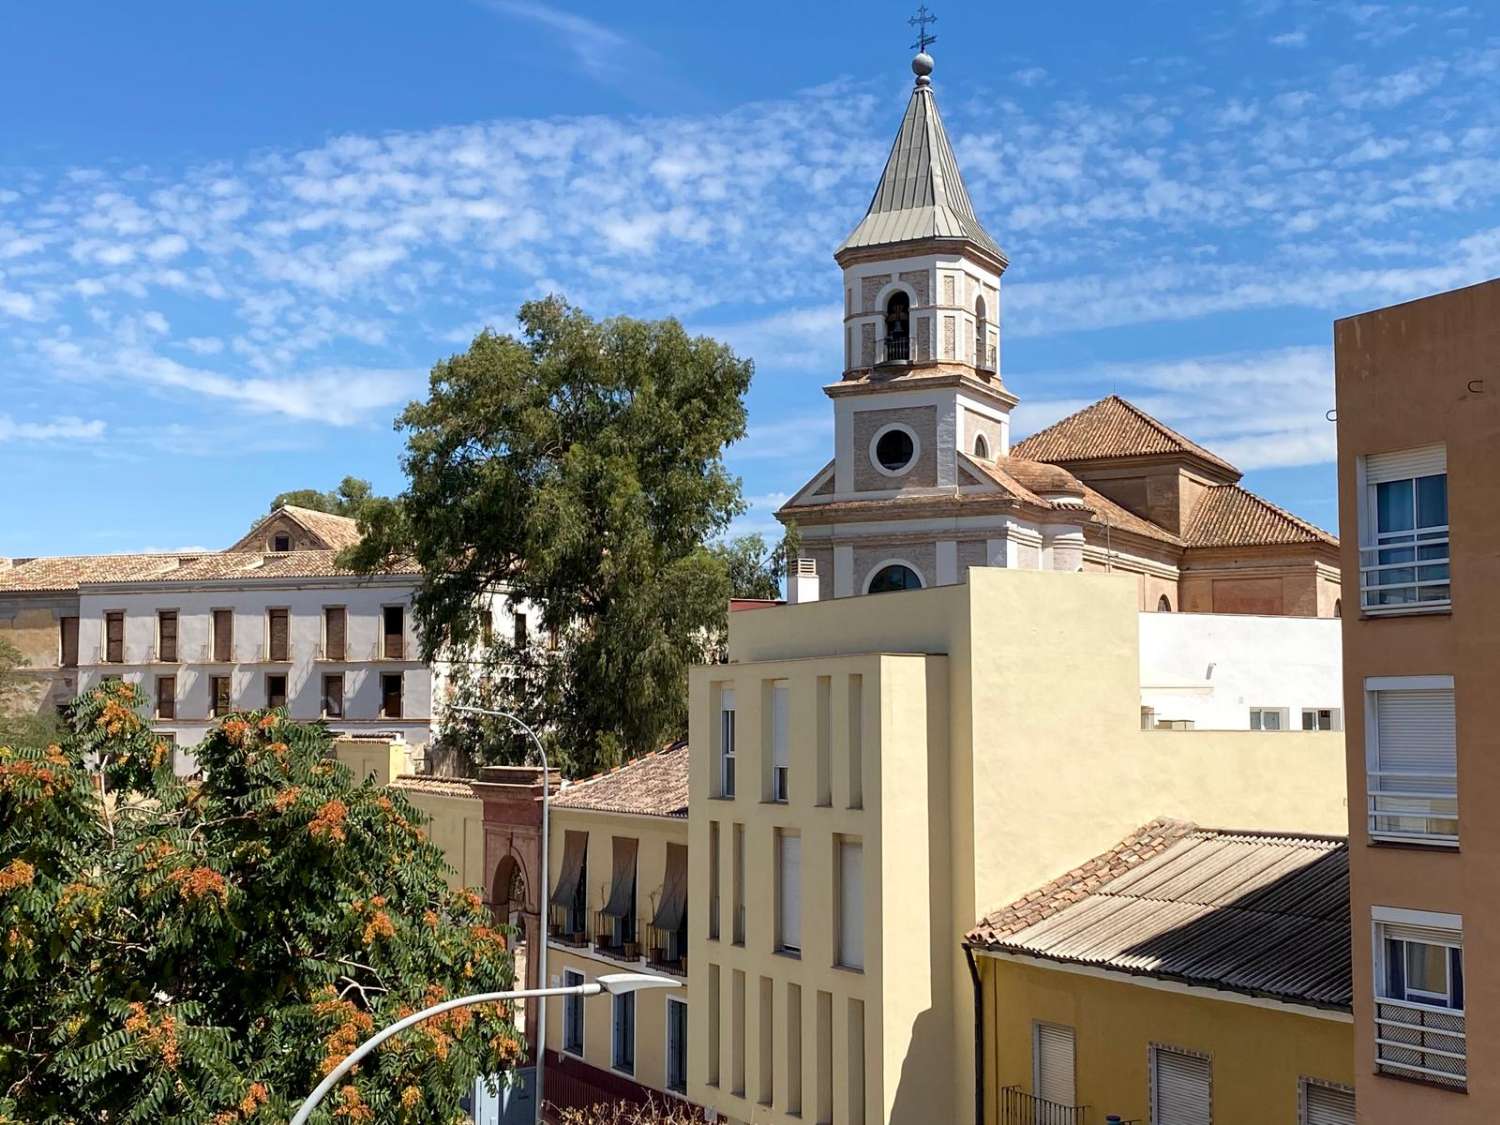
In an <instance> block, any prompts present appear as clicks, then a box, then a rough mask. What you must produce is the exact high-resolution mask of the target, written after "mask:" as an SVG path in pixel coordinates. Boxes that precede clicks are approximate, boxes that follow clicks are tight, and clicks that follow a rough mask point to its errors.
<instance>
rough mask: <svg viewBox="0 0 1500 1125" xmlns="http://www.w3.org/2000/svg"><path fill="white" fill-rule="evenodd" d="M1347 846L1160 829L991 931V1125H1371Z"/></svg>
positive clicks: (975, 948)
mask: <svg viewBox="0 0 1500 1125" xmlns="http://www.w3.org/2000/svg"><path fill="white" fill-rule="evenodd" d="M1348 870H1349V869H1348V850H1347V847H1346V845H1345V842H1344V840H1343V838H1342V837H1329V836H1309V835H1302V834H1268V833H1254V832H1241V831H1232V832H1231V831H1225V830H1215V829H1204V828H1199V827H1197V826H1195V825H1192V824H1187V823H1184V822H1182V821H1175V820H1160V821H1156V822H1154V823H1152V824H1149V825H1146V826H1145V827H1143V828H1141V829H1139V830H1138V831H1136V832H1133V833H1132V834H1131V835H1130V836H1129V837H1127V838H1126V839H1124V840H1123V841H1121V842H1120V843H1119V844H1118V845H1116V846H1115V847H1114V848H1112V849H1110V850H1109V851H1108V852H1105V853H1103V854H1101V855H1098V856H1095V857H1093V858H1092V859H1090V860H1088V861H1086V862H1084V863H1082V864H1080V865H1079V866H1078V867H1076V868H1074V869H1073V870H1072V871H1070V872H1068V874H1066V875H1064V876H1061V877H1059V878H1058V879H1055V880H1053V881H1052V882H1051V883H1049V884H1047V885H1046V886H1044V887H1040V888H1038V889H1036V890H1035V891H1032V892H1030V893H1028V894H1027V895H1025V896H1023V897H1022V898H1020V899H1018V900H1017V901H1016V902H1014V903H1012V904H1010V905H1009V906H1008V907H1006V908H1004V909H1002V910H999V911H996V912H995V913H994V914H992V915H990V916H989V917H987V918H985V919H984V920H983V921H982V922H981V923H980V924H979V925H978V926H976V927H975V929H974V930H973V931H972V932H971V933H970V934H969V938H968V942H967V943H966V949H967V950H968V951H969V954H970V956H971V958H972V963H973V965H974V977H975V987H976V989H978V991H979V994H980V1000H979V1003H980V1005H981V1012H982V1014H981V1018H980V1021H979V1023H978V1025H977V1042H976V1048H977V1054H978V1056H979V1059H980V1062H981V1071H980V1073H981V1083H980V1086H979V1090H978V1091H977V1095H978V1098H979V1108H978V1111H977V1112H978V1113H979V1114H980V1120H982V1121H983V1122H985V1125H1089V1123H1095V1122H1096V1123H1098V1125H1104V1123H1105V1122H1107V1121H1109V1120H1111V1119H1112V1118H1118V1119H1119V1120H1121V1121H1135V1122H1141V1123H1144V1122H1151V1123H1152V1125H1182V1123H1196V1122H1208V1121H1220V1122H1239V1121H1245V1122H1259V1121H1264V1122H1286V1123H1288V1125H1290V1123H1292V1122H1297V1123H1299V1125H1354V1121H1355V1116H1354V1089H1353V1083H1354V1044H1353V1020H1352V1017H1351V1015H1350V1011H1349V1006H1350V994H1351V989H1352V983H1351V977H1350V971H1349V911H1348V899H1349V876H1348Z"/></svg>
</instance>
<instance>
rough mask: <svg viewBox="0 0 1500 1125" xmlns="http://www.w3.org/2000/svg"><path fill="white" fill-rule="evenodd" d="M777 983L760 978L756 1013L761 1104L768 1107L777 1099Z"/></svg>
mask: <svg viewBox="0 0 1500 1125" xmlns="http://www.w3.org/2000/svg"><path fill="white" fill-rule="evenodd" d="M775 995H776V982H775V981H773V980H772V979H771V978H770V977H761V978H760V1003H759V1005H757V1009H756V1013H755V1023H756V1028H757V1030H758V1031H759V1032H760V1050H759V1052H758V1054H759V1055H760V1098H759V1100H760V1104H761V1105H765V1106H768V1105H770V1104H771V1103H772V1102H773V1101H774V1100H775V1099H776V1034H775V1032H776V1000H775Z"/></svg>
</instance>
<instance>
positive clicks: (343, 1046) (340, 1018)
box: [313, 988, 375, 1075]
mask: <svg viewBox="0 0 1500 1125" xmlns="http://www.w3.org/2000/svg"><path fill="white" fill-rule="evenodd" d="M324 996H325V997H326V999H323V1000H319V1001H318V1002H317V1003H315V1004H314V1005H313V1012H314V1014H316V1015H318V1016H323V1017H332V1018H333V1019H334V1020H336V1021H337V1024H336V1026H335V1027H334V1029H333V1030H332V1031H331V1032H329V1034H328V1036H327V1038H325V1039H324V1040H323V1052H324V1053H323V1073H324V1074H325V1075H326V1074H330V1073H332V1071H333V1068H334V1067H336V1066H338V1065H339V1063H341V1062H343V1061H344V1058H345V1056H347V1055H348V1054H349V1053H350V1052H351V1051H353V1050H354V1048H356V1047H358V1046H359V1045H360V1044H361V1043H363V1042H364V1041H365V1040H366V1039H367V1038H369V1035H370V1033H371V1032H372V1031H374V1030H375V1021H374V1020H372V1019H371V1018H370V1013H369V1012H362V1011H360V1010H359V1009H358V1008H356V1007H355V1006H354V1004H353V1003H351V1002H350V1001H348V1000H341V999H339V998H338V996H337V995H336V994H335V993H334V991H333V989H332V988H329V989H328V990H326V992H325V993H324Z"/></svg>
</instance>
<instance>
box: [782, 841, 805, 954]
mask: <svg viewBox="0 0 1500 1125" xmlns="http://www.w3.org/2000/svg"><path fill="white" fill-rule="evenodd" d="M779 839H780V841H781V856H780V859H781V945H782V946H783V947H785V948H787V949H801V948H802V837H800V836H781V837H779Z"/></svg>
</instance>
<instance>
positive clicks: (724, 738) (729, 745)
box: [719, 688, 735, 797]
mask: <svg viewBox="0 0 1500 1125" xmlns="http://www.w3.org/2000/svg"><path fill="white" fill-rule="evenodd" d="M734 738H735V734H734V689H733V688H723V689H721V690H720V692H719V796H721V797H733V796H734Z"/></svg>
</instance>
